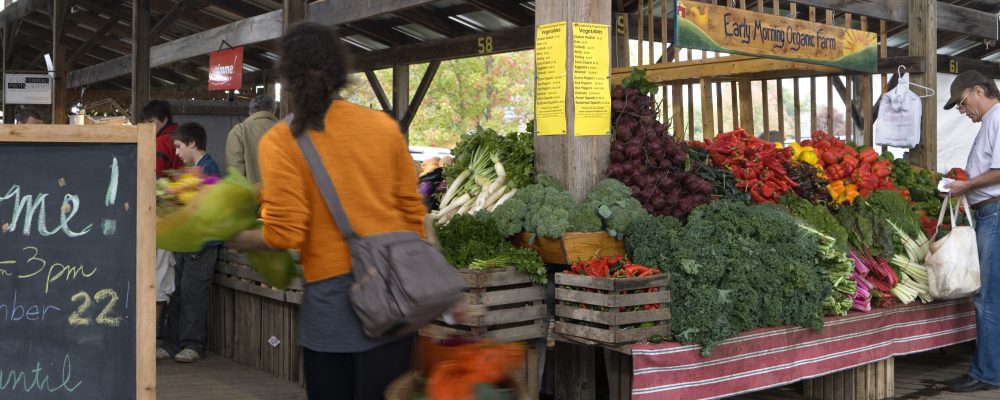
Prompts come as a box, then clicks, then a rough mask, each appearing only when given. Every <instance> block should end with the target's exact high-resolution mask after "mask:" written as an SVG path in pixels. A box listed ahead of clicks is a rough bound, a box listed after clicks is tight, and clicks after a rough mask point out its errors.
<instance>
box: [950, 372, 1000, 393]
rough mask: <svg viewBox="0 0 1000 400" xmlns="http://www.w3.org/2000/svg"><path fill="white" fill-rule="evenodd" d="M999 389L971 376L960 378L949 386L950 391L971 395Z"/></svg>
mask: <svg viewBox="0 0 1000 400" xmlns="http://www.w3.org/2000/svg"><path fill="white" fill-rule="evenodd" d="M997 388H998V387H997V386H993V385H990V384H988V383H986V382H981V381H979V380H977V379H976V378H973V377H971V376H969V375H964V376H962V377H959V378H957V379H955V380H953V381H951V382H950V383H949V384H948V390H949V391H951V392H954V393H970V392H978V391H981V390H996V389H997Z"/></svg>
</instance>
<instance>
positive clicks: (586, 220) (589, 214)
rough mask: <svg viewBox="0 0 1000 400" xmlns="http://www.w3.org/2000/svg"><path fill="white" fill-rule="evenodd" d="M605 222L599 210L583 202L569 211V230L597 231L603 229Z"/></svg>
mask: <svg viewBox="0 0 1000 400" xmlns="http://www.w3.org/2000/svg"><path fill="white" fill-rule="evenodd" d="M602 226H603V222H602V221H601V217H600V216H599V215H597V210H594V209H593V207H588V206H587V205H585V204H581V205H579V206H577V207H575V208H573V210H571V211H570V213H569V230H570V231H571V232H597V231H599V230H601V227H602Z"/></svg>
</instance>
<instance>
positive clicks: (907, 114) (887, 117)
mask: <svg viewBox="0 0 1000 400" xmlns="http://www.w3.org/2000/svg"><path fill="white" fill-rule="evenodd" d="M921 113H922V109H921V104H920V97H919V96H917V94H916V93H913V92H912V91H910V74H908V73H904V74H902V75H901V76H900V78H899V84H897V85H896V87H895V88H893V89H892V90H890V91H889V92H887V93H885V95H883V96H882V102H881V104H880V105H879V109H878V119H876V120H875V144H876V145H879V146H892V147H903V148H913V147H916V145H917V144H919V143H920V116H921Z"/></svg>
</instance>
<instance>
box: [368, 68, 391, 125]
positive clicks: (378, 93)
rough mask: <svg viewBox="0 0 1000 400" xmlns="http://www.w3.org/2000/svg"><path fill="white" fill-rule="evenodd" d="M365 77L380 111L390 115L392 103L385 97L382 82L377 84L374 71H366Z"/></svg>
mask: <svg viewBox="0 0 1000 400" xmlns="http://www.w3.org/2000/svg"><path fill="white" fill-rule="evenodd" d="M365 77H366V78H368V84H369V85H370V86H371V87H372V91H373V92H375V99H376V100H378V104H379V105H381V106H382V111H385V112H387V113H389V114H392V103H390V102H389V96H386V94H385V89H383V88H382V82H379V80H378V76H376V75H375V71H373V70H370V69H366V70H365Z"/></svg>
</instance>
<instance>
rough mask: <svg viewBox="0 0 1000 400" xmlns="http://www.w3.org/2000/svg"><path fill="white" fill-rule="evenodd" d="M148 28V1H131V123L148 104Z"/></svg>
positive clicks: (135, 121) (136, 121)
mask: <svg viewBox="0 0 1000 400" xmlns="http://www.w3.org/2000/svg"><path fill="white" fill-rule="evenodd" d="M149 27H150V20H149V0H132V123H139V122H142V121H139V111H140V110H142V107H145V106H146V103H148V102H149ZM62 92H63V93H64V94H63V96H65V90H64V91H62ZM53 100H55V97H54V96H53ZM53 105H55V104H53ZM53 115H55V109H54V107H53ZM52 122H53V123H55V121H54V120H53V121H52Z"/></svg>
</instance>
